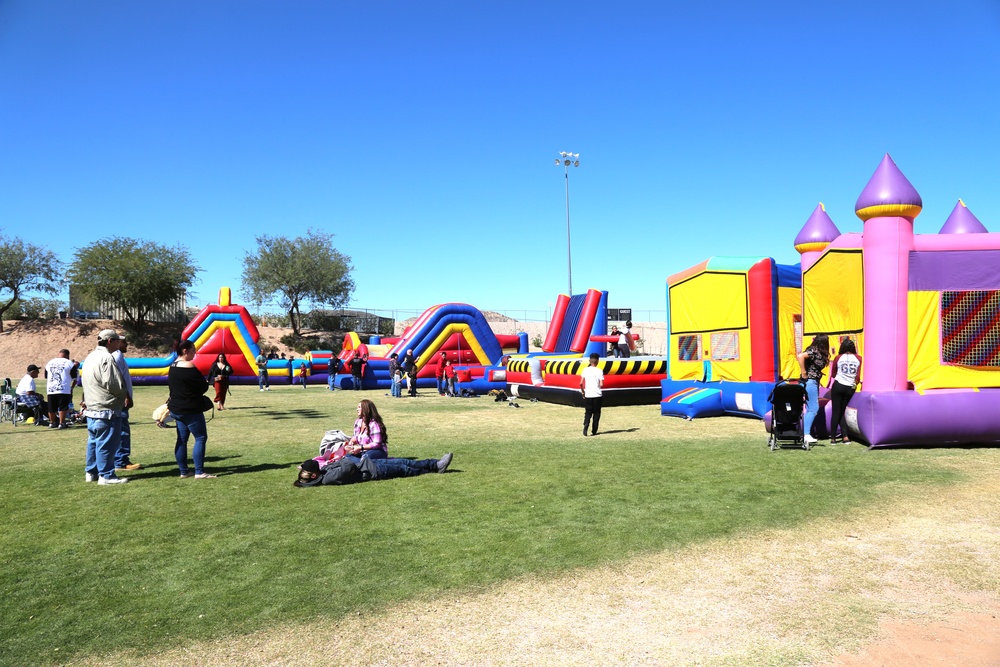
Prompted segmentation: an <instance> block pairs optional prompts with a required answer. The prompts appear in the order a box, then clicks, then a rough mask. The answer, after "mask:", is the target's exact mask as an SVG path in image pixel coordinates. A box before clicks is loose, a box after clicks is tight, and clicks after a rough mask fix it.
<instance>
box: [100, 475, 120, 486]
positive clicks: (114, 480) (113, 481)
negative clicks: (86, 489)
mask: <svg viewBox="0 0 1000 667" xmlns="http://www.w3.org/2000/svg"><path fill="white" fill-rule="evenodd" d="M127 481H128V477H101V478H100V479H98V480H97V485H98V486H106V485H108V484H124V483H126V482H127Z"/></svg>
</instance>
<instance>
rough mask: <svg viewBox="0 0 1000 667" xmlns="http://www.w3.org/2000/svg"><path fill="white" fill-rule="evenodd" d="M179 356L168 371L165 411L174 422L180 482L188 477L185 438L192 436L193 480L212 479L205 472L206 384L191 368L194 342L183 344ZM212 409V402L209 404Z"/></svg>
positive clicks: (189, 474) (206, 435)
mask: <svg viewBox="0 0 1000 667" xmlns="http://www.w3.org/2000/svg"><path fill="white" fill-rule="evenodd" d="M177 354H178V356H179V357H180V358H179V359H178V360H177V361H175V362H174V363H173V365H171V366H170V370H168V371H167V386H168V387H169V388H170V398H169V399H168V400H167V408H168V409H169V410H170V416H171V417H173V418H174V421H176V422H177V442H176V443H175V444H174V457H175V458H176V459H177V468H178V469H179V470H180V474H181V479H184V478H186V477H191V476H192V475H191V473H190V472H189V469H188V464H187V443H188V438H190V436H191V435H192V434H194V451H193V453H192V457H193V458H194V478H195V479H212V478H213V477H215V475H209V474H208V473H207V472H205V443H207V442H208V426H207V425H206V424H205V415H204V413H203V410H204V409H205V403H206V402H207V401H205V400H204V399H206V398H207V397H206V396H205V392H206V391H208V381H207V380H206V379H205V376H204V375H202V374H201V371H199V370H198V367H197V366H195V365H194V355H195V350H194V343H192V342H191V341H189V340H185V341H182V342H181V344H180V345H179V346H178V348H177ZM208 407H209V409H211V407H212V406H211V403H210V402H208Z"/></svg>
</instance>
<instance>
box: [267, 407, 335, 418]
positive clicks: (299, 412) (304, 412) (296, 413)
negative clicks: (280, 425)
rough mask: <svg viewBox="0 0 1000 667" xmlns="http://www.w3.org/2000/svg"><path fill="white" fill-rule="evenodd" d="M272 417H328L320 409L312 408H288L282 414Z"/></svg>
mask: <svg viewBox="0 0 1000 667" xmlns="http://www.w3.org/2000/svg"><path fill="white" fill-rule="evenodd" d="M271 419H326V416H325V415H324V414H323V413H321V412H320V411H318V410H313V409H311V408H298V409H295V410H287V411H285V412H282V413H281V414H276V415H272V416H271Z"/></svg>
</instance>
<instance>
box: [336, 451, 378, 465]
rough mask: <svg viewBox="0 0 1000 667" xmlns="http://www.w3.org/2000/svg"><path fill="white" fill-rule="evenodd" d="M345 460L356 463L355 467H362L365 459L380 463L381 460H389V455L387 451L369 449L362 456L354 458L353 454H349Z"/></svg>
mask: <svg viewBox="0 0 1000 667" xmlns="http://www.w3.org/2000/svg"><path fill="white" fill-rule="evenodd" d="M344 458H345V459H350V460H351V461H353V462H354V465H356V466H360V465H361V459H363V458H364V459H371V460H372V461H378V460H379V459H387V458H389V455H388V454H386V453H385V451H384V450H381V449H369V450H368V451H366V452H365V453H364V454H362V455H361V456H354V455H353V454H348V455H347V456H345V457H344Z"/></svg>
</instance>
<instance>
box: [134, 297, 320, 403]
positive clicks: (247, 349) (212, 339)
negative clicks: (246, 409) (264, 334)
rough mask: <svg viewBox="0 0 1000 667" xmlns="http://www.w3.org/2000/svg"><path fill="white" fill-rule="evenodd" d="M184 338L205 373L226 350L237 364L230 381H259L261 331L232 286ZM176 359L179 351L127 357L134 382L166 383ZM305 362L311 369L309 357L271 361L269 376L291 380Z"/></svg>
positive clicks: (189, 326) (189, 327)
mask: <svg viewBox="0 0 1000 667" xmlns="http://www.w3.org/2000/svg"><path fill="white" fill-rule="evenodd" d="M181 339H182V340H190V341H192V342H193V343H194V346H195V350H196V353H195V357H194V365H195V366H196V367H197V368H198V370H199V371H201V372H202V373H203V374H205V375H208V372H209V369H210V368H211V366H212V363H214V362H215V360H216V359H217V358H218V356H219V355H220V354H224V355H226V360H227V361H228V362H229V365H230V366H232V367H233V374H232V375H231V376H230V378H229V381H230V383H232V384H256V383H257V363H256V361H255V360H256V358H257V355H258V354H260V347H259V345H258V341H259V340H260V332H259V331H258V330H257V325H256V324H254V322H253V318H252V317H251V316H250V312H249V311H248V310H247V309H246V308H245V307H244V306H240V305H237V304H234V303H233V302H232V291H231V290H230V289H229V288H228V287H223V288H221V289H220V290H219V302H218V303H217V304H210V305H208V306H205V308H203V309H202V310H201V312H199V313H198V315H197V316H196V317H195V318H194V319H193V320H191V321H190V322H189V323H188V324H187V326H186V327H184V330H183V331H182V332H181ZM176 360H177V353H176V352H173V353H171V354H170V355H168V356H166V357H159V358H141V357H126V361H127V362H128V366H129V374H130V375H131V376H132V382H133V384H166V383H167V372H168V370H169V369H170V365H171V364H172V363H174V362H175V361H176ZM303 364H305V365H306V369H307V373H308V372H309V370H310V368H311V366H312V364H311V363H310V362H309V360H308V358H307V359H297V360H285V359H280V360H279V359H275V360H273V361H269V362H268V364H267V371H268V376H269V377H270V379H271V381H272V382H278V383H282V382H284V383H285V384H291V383H292V380H293V378H294V377H296V375H297V374H298V370H299V367H300V366H301V365H303Z"/></svg>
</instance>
